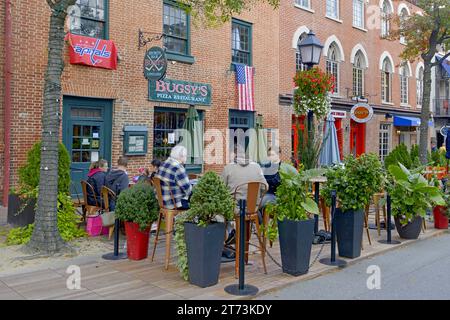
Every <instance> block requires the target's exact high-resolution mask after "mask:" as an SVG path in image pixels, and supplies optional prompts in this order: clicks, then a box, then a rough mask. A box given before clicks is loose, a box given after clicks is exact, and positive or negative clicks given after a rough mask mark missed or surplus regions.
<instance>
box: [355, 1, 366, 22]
mask: <svg viewBox="0 0 450 320" xmlns="http://www.w3.org/2000/svg"><path fill="white" fill-rule="evenodd" d="M353 25H354V26H356V27H360V28H363V27H364V2H363V0H353Z"/></svg>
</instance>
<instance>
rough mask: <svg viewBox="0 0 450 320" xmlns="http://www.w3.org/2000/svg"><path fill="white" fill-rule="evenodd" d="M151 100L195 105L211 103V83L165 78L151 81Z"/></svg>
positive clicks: (149, 86)
mask: <svg viewBox="0 0 450 320" xmlns="http://www.w3.org/2000/svg"><path fill="white" fill-rule="evenodd" d="M148 88H149V100H150V101H160V102H171V103H185V104H193V105H206V106H209V105H211V92H212V89H211V85H210V84H206V83H197V82H187V81H181V80H171V79H164V80H159V81H149V85H148Z"/></svg>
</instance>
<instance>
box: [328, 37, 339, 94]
mask: <svg viewBox="0 0 450 320" xmlns="http://www.w3.org/2000/svg"><path fill="white" fill-rule="evenodd" d="M340 60H341V59H340V57H339V49H338V47H337V45H336V43H333V44H331V46H330V48H329V49H328V54H327V73H328V74H331V75H333V76H334V80H335V86H334V92H333V93H335V94H338V93H339V61H340Z"/></svg>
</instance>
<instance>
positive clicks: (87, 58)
mask: <svg viewBox="0 0 450 320" xmlns="http://www.w3.org/2000/svg"><path fill="white" fill-rule="evenodd" d="M66 40H67V41H68V42H69V57H70V63H71V64H82V65H86V66H91V67H97V68H105V69H112V70H116V69H117V49H116V45H115V44H114V42H112V41H110V40H103V39H96V38H90V37H85V36H80V35H76V34H71V33H68V34H67V36H66Z"/></svg>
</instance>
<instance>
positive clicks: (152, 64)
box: [144, 47, 167, 81]
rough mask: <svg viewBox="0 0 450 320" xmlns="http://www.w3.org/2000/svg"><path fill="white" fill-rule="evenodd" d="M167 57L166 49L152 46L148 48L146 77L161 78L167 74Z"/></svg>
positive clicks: (145, 64)
mask: <svg viewBox="0 0 450 320" xmlns="http://www.w3.org/2000/svg"><path fill="white" fill-rule="evenodd" d="M166 71H167V58H166V53H165V52H164V49H162V48H160V47H152V48H150V49H148V50H147V52H146V53H145V58H144V77H145V78H146V79H147V80H154V81H157V80H161V79H163V78H164V77H165V76H166Z"/></svg>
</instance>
